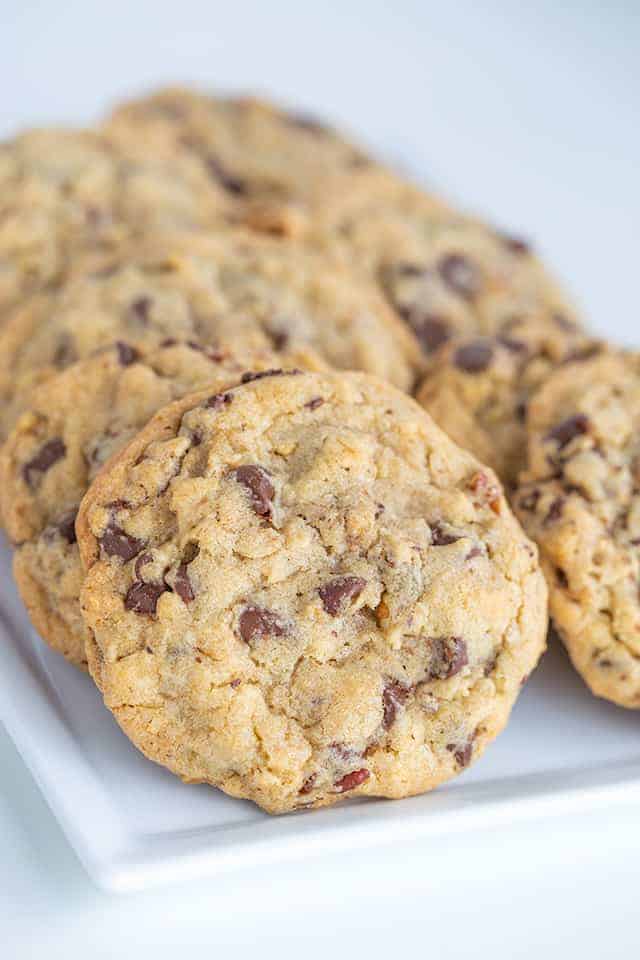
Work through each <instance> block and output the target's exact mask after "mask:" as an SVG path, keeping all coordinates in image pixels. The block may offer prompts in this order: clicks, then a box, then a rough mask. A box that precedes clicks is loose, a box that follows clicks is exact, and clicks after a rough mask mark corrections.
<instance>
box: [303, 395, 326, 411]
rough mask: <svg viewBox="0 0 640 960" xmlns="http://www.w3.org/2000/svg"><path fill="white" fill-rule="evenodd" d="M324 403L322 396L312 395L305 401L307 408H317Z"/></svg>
mask: <svg viewBox="0 0 640 960" xmlns="http://www.w3.org/2000/svg"><path fill="white" fill-rule="evenodd" d="M323 403H324V397H312V398H311V400H308V401H307V402H306V403H305V407H306V408H307V410H317V409H318V407H321V406H322V404H323Z"/></svg>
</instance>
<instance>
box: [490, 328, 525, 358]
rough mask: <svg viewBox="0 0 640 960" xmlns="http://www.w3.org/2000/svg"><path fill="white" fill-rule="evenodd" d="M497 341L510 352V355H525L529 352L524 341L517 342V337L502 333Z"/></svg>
mask: <svg viewBox="0 0 640 960" xmlns="http://www.w3.org/2000/svg"><path fill="white" fill-rule="evenodd" d="M497 340H498V343H499V344H500V346H502V347H504V348H505V350H508V351H509V353H525V352H526V351H527V350H528V347H527V345H526V343H525V342H524V340H516V339H515V337H509V336H507V335H506V334H505V333H501V334H500V335H499V336H498V337H497Z"/></svg>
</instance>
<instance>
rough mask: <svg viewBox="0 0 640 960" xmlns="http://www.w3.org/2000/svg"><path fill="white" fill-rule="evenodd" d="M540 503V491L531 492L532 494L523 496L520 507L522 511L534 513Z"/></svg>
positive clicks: (519, 502) (519, 503)
mask: <svg viewBox="0 0 640 960" xmlns="http://www.w3.org/2000/svg"><path fill="white" fill-rule="evenodd" d="M539 502H540V491H539V490H531V492H530V493H525V494H523V495H522V496H521V497H520V499H519V500H518V506H519V507H520V509H521V510H526V511H527V512H528V513H533V511H534V510H535V509H536V508H537V506H538V503H539Z"/></svg>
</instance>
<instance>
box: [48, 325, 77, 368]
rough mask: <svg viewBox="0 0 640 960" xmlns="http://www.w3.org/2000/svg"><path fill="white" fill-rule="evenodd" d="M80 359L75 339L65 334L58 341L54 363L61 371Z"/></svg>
mask: <svg viewBox="0 0 640 960" xmlns="http://www.w3.org/2000/svg"><path fill="white" fill-rule="evenodd" d="M77 359H78V355H77V353H76V348H75V345H74V342H73V339H72V338H71V337H70V336H69V334H67V333H63V334H62V335H61V337H60V339H59V340H58V344H57V346H56V349H55V352H54V354H53V363H54V366H56V367H57V368H58V369H59V370H62V369H64V367H68V366H70V365H71V364H72V363H75V361H76V360H77Z"/></svg>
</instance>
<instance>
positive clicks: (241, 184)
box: [206, 155, 249, 197]
mask: <svg viewBox="0 0 640 960" xmlns="http://www.w3.org/2000/svg"><path fill="white" fill-rule="evenodd" d="M206 164H207V167H208V169H209V172H210V173H212V174H213V176H214V177H215V178H216V180H217V181H218V183H219V184H220V185H221V186H222V187H224V189H225V190H226V191H227V193H232V194H233V195H234V196H236V197H242V196H244V195H245V194H247V193H248V191H249V187H248V184H247V182H246V180H242V179H241V177H236V176H234V175H233V174H231V173H229V172H228V171H227V170H225V169H224V167H223V166H222V164H221V163H220V161H219V160H218V158H217V157H214V156H211V155H210V156H208V157H207V159H206Z"/></svg>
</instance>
